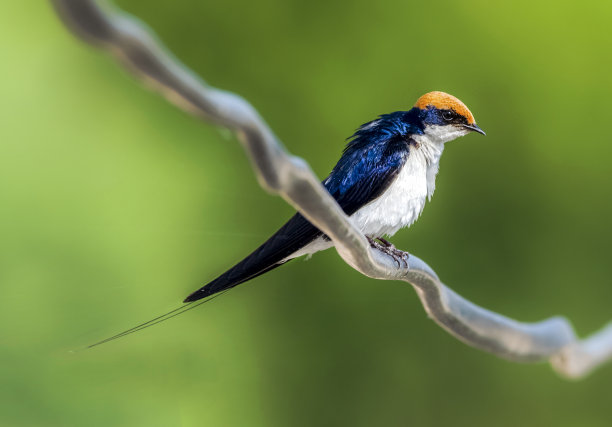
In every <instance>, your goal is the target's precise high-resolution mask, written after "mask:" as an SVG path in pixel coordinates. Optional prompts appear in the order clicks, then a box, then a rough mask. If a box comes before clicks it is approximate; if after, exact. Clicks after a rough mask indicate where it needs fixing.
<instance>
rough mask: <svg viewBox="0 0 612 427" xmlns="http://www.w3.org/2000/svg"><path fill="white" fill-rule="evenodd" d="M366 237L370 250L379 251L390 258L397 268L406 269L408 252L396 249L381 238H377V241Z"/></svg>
mask: <svg viewBox="0 0 612 427" xmlns="http://www.w3.org/2000/svg"><path fill="white" fill-rule="evenodd" d="M366 237H367V238H368V242H370V246H371V247H372V248H374V249H378V250H379V251H381V252H383V253H385V254H387V255H389V256H390V257H392V258H393V259H394V261H395V262H396V263H397V266H398V267H399V268H401V267H404V268H408V266H409V264H408V258H409V257H410V255H409V254H408V252H404V251H401V250H399V249H397V248H396V247H395V246H394V245H393V243H391V242H389V241H388V240H385V239H383V238H382V237H378V238H377V239H373V238H371V237H369V236H366Z"/></svg>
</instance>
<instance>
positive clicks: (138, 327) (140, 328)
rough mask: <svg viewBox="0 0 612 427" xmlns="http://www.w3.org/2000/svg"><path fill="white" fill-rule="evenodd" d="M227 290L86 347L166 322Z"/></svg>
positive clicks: (186, 304)
mask: <svg viewBox="0 0 612 427" xmlns="http://www.w3.org/2000/svg"><path fill="white" fill-rule="evenodd" d="M227 291H229V289H227V290H225V291H223V292H219V293H217V294H215V295H213V296H211V297H210V298H207V299H204V300H202V301H194V302H188V303H185V304H183V305H182V306H180V307H177V308H175V309H173V310H170V311H169V312H167V313H165V314H162V315H160V316H157V317H155V318H154V319H151V320H149V321H147V322H144V323H141V324H140V325H137V326H134V327H133V328H130V329H126V330H125V331H123V332H120V333H118V334H117V335H113V336H112V337H108V338H105V339H103V340H101V341H98V342H96V343H93V344H90V345H88V346H87V347H85V348H86V349H88V348H93V347H96V346H99V345H101V344H105V343H107V342H110V341H114V340H116V339H119V338H123V337H125V336H127V335H130V334H133V333H135V332H140V331H142V330H143V329H147V328H150V327H151V326H153V325H157V324H158V323H161V322H165V321H166V320H169V319H172V318H173V317H176V316H178V315H180V314H183V313H186V312H188V311H189V310H193V309H194V308H196V307H199V306H201V305H202V304H204V303H207V302H209V301H212V300H214V299H215V298H217V297H218V296H221V295H223V294H224V293H225V292H227Z"/></svg>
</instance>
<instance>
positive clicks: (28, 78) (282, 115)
mask: <svg viewBox="0 0 612 427" xmlns="http://www.w3.org/2000/svg"><path fill="white" fill-rule="evenodd" d="M117 3H118V5H119V6H121V7H122V8H124V9H125V10H127V11H129V12H131V13H133V14H135V15H137V16H138V17H140V18H141V19H142V20H144V21H145V22H147V23H148V24H149V25H150V26H151V27H152V28H153V29H154V30H155V31H156V32H157V34H158V35H159V37H160V38H161V39H162V40H163V41H164V42H165V43H166V45H167V46H168V47H169V48H170V49H171V50H172V51H173V52H174V53H175V54H176V56H177V57H178V58H180V59H181V60H182V61H183V62H184V63H186V64H187V65H188V66H189V67H191V68H192V69H194V70H195V71H196V72H197V73H199V74H200V75H202V76H203V77H204V78H205V79H206V80H207V81H208V82H210V83H211V84H213V85H215V86H218V87H221V88H224V89H229V90H232V91H235V92H237V93H240V94H242V95H244V96H245V97H246V98H247V99H249V100H250V101H251V102H252V103H253V104H254V105H255V107H256V108H258V109H259V111H260V112H261V114H262V115H263V116H264V117H265V118H266V120H267V122H268V123H269V124H270V125H271V126H272V128H273V129H274V130H275V132H276V133H277V134H278V135H279V136H280V138H281V139H282V140H283V142H284V143H285V144H286V146H287V147H288V148H289V149H290V150H291V151H292V152H293V153H295V154H298V155H300V156H303V157H304V158H305V159H306V160H307V161H308V162H309V163H310V164H311V166H312V167H313V169H314V170H315V171H316V173H317V174H318V175H319V176H320V177H321V178H323V177H325V175H326V174H327V173H328V172H329V170H330V169H331V167H332V166H333V165H334V163H335V162H336V160H337V159H338V157H339V154H340V152H341V149H342V147H343V144H344V139H345V138H346V137H348V136H349V135H350V134H351V133H352V131H353V130H354V129H355V128H356V127H357V126H358V125H360V124H361V123H363V122H366V121H368V120H371V119H372V118H374V117H376V116H377V115H378V114H381V113H386V112H391V111H395V110H399V109H408V108H410V107H411V105H412V104H413V103H414V101H415V100H416V98H417V97H418V96H419V95H421V94H422V93H424V92H427V91H430V90H444V91H447V92H450V93H452V94H454V95H456V96H458V97H459V98H461V99H462V100H463V101H464V102H465V103H466V104H467V105H469V106H470V108H471V110H472V112H473V113H474V114H475V116H476V118H477V120H478V123H479V124H480V125H481V127H482V128H483V129H485V130H486V131H487V133H488V136H487V137H486V138H483V137H480V136H478V135H471V136H468V137H466V138H463V139H461V140H458V141H456V142H453V143H452V144H451V145H450V146H449V147H447V150H446V152H445V155H444V157H443V160H442V168H441V173H440V175H439V177H438V180H437V188H438V189H437V191H436V195H435V197H434V199H433V201H432V203H430V204H429V205H428V206H427V207H426V209H425V213H424V216H423V217H422V218H421V219H420V220H419V221H418V223H416V224H415V225H414V226H413V227H412V228H411V229H410V230H405V231H402V232H400V233H399V234H398V235H396V237H395V238H394V242H395V243H396V245H397V246H399V247H401V248H404V249H408V250H410V251H411V252H412V253H414V254H416V255H418V256H420V257H421V258H423V259H424V260H426V261H427V262H428V263H429V264H430V265H432V266H433V267H434V269H435V270H436V271H437V273H438V274H439V275H440V277H441V278H442V279H443V280H444V281H445V282H446V283H447V284H449V285H450V286H451V287H452V288H453V289H454V290H456V291H457V292H459V293H460V294H462V295H464V296H465V297H467V298H469V299H471V300H472V301H474V302H476V303H478V304H480V305H483V306H485V307H487V308H489V309H492V310H495V311H498V312H501V313H503V314H506V315H509V316H512V317H514V318H517V319H520V320H525V321H536V320H540V319H542V318H544V317H548V316H550V315H555V314H564V315H566V316H568V317H569V318H570V319H571V320H572V321H573V322H574V324H575V326H576V328H577V331H578V332H579V333H580V334H583V335H584V334H587V333H590V332H592V331H594V330H595V329H597V328H599V327H601V326H602V325H603V324H604V323H605V322H607V321H609V320H610V319H611V318H612V309H611V304H610V302H611V301H612V286H611V282H612V280H611V276H612V263H611V262H610V257H611V255H612V248H611V247H610V242H611V241H612V225H611V224H610V218H612V202H611V199H612V182H611V181H612V167H611V166H610V158H611V156H612V136H611V135H610V123H611V122H610V117H612V105H611V103H610V99H611V98H612V82H611V78H610V69H611V66H612V58H611V52H612V33H611V32H612V30H611V29H610V24H609V23H610V20H611V19H612V3H609V2H602V1H585V2H580V3H576V2H569V1H559V2H554V3H553V2H544V3H542V2H540V3H538V2H533V1H524V0H521V1H515V2H488V1H482V0H480V1H477V0H472V1H463V2H450V1H435V2H404V1H378V2H372V1H363V0H358V1H344V2H328V1H310V2H304V1H287V0H262V1H258V2H252V1H246V0H231V1H223V2H215V1H199V0H180V1H179V0H174V1H172V2H169V1H161V0H150V1H147V2H142V1H136V0H120V1H118V2H117ZM0 47H1V48H0V52H2V61H1V65H0V236H1V237H0V425H3V426H16V427H17V426H73V425H74V426H83V425H88V426H140V425H142V426H145V425H146V426H174V425H181V426H204V425H207V426H313V425H322V426H328V425H329V426H340V425H350V426H374V425H376V426H407V425H409V426H441V425H454V426H488V425H496V426H516V425H521V426H542V425H555V426H576V425H580V426H609V425H610V419H612V406H611V405H610V403H611V400H610V383H612V366H605V367H603V368H602V369H601V370H599V371H597V372H595V373H594V374H593V375H592V376H590V377H589V378H587V379H585V380H583V381H580V382H571V381H567V380H564V379H561V378H559V377H558V376H556V375H555V374H554V372H553V371H552V370H551V369H550V368H549V367H548V366H547V365H545V364H536V365H521V364H514V363H510V362H507V361H504V360H500V359H498V358H496V357H494V356H491V355H489V354H485V353H482V352H480V351H477V350H474V349H472V348H469V347H467V346H465V345H464V344H462V343H460V342H458V341H457V340H455V339H453V338H452V337H450V336H449V335H448V334H447V333H445V332H444V331H442V330H441V329H440V328H439V327H437V326H436V325H435V324H434V323H433V322H432V321H430V320H429V319H428V318H427V316H426V315H425V313H424V311H423V309H422V307H421V305H420V303H419V301H418V298H417V296H416V294H415V293H414V291H413V290H412V289H411V287H410V286H408V285H407V284H405V283H399V282H382V281H374V280H371V279H368V278H366V277H363V276H361V275H360V274H359V273H357V272H355V271H354V270H352V269H351V268H349V267H348V266H347V265H345V264H344V262H342V260H341V259H340V258H339V257H338V255H337V254H336V253H335V252H334V251H327V252H326V253H322V254H318V255H316V256H315V257H314V258H313V259H311V260H310V261H308V262H302V261H297V262H293V263H291V264H289V265H287V266H285V267H284V268H281V269H278V270H276V271H274V272H273V273H270V274H268V275H265V276H263V277H261V278H258V279H257V280H254V281H253V282H250V283H249V284H246V285H244V286H240V287H238V288H236V289H234V290H233V291H232V292H229V293H227V294H226V295H224V296H223V297H221V298H218V299H216V300H215V301H214V303H210V304H207V305H205V306H203V307H202V308H200V309H198V310H194V311H192V312H190V313H189V314H186V315H184V316H182V317H180V318H177V319H174V320H173V321H170V322H167V323H164V324H162V325H159V326H156V327H155V328H151V329H148V330H146V331H144V332H142V333H139V334H135V335H131V336H130V337H129V338H126V339H123V340H120V341H115V342H113V343H111V344H108V345H105V346H101V347H97V348H95V349H94V350H90V351H83V352H77V353H70V350H74V349H78V348H81V347H82V346H84V345H86V344H90V343H92V342H94V341H97V340H99V339H101V338H104V337H106V336H108V335H112V334H114V333H116V332H119V331H121V330H123V329H125V328H127V327H130V326H133V325H134V324H136V323H139V322H140V321H144V320H147V319H149V318H151V317H154V316H155V315H157V314H160V313H163V312H164V311H167V310H168V309H171V308H173V307H174V306H175V305H176V304H178V303H179V302H180V301H181V300H182V299H183V298H184V297H185V296H186V295H187V294H188V293H189V292H191V291H192V290H194V289H196V288H197V287H199V286H200V285H201V284H203V283H205V282H206V281H207V280H209V279H211V278H214V277H215V276H216V275H217V274H219V273H221V272H223V271H224V270H225V269H226V268H227V267H229V266H231V265H232V263H233V262H235V261H237V260H238V259H240V258H241V257H242V256H244V255H246V254H247V253H248V252H249V251H250V250H252V249H253V248H255V247H256V246H257V245H258V244H259V243H261V242H262V241H263V240H264V239H265V238H266V237H267V236H268V235H269V234H271V233H272V232H273V231H275V230H276V228H277V227H279V226H280V225H281V224H282V223H283V222H284V221H285V220H286V219H287V218H288V217H289V216H290V215H291V214H292V209H291V208H290V207H288V206H287V205H286V204H285V203H284V202H283V201H282V200H281V199H279V198H276V197H273V196H270V195H268V194H266V193H265V192H264V191H262V190H261V189H260V188H259V186H258V184H257V182H256V180H255V179H254V175H253V172H252V170H251V168H250V165H249V162H248V160H247V158H246V157H245V154H244V153H243V151H242V149H241V147H240V145H239V144H238V143H237V141H236V140H235V138H234V137H233V136H232V135H230V134H228V133H227V132H224V131H222V130H220V129H217V128H215V127H213V126H210V125H208V124H206V123H202V122H199V121H197V120H195V119H193V118H192V117H189V116H188V115H186V114H184V113H183V112H181V111H178V110H177V109H175V108H174V107H173V106H171V105H169V104H168V103H167V102H166V101H165V100H163V99H162V98H161V97H159V96H158V95H157V94H155V93H152V92H149V91H147V90H144V89H143V88H142V87H141V86H140V85H139V84H137V83H136V82H135V80H134V79H132V77H131V76H129V75H128V74H127V73H126V72H125V71H124V70H122V69H121V68H120V67H119V66H118V65H117V64H116V63H115V62H114V61H113V60H111V59H110V58H109V57H107V56H106V55H104V54H101V53H100V52H98V51H94V50H92V49H91V48H89V47H88V46H86V45H84V44H83V43H81V42H79V41H77V40H76V39H74V38H73V36H72V35H71V34H69V33H68V32H67V31H66V29H65V28H63V27H62V25H61V23H60V22H59V21H58V20H57V19H56V16H55V15H54V13H53V10H52V9H51V7H50V6H49V4H47V3H46V2H31V1H24V2H6V4H4V5H3V13H2V14H0Z"/></svg>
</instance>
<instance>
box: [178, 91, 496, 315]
mask: <svg viewBox="0 0 612 427" xmlns="http://www.w3.org/2000/svg"><path fill="white" fill-rule="evenodd" d="M471 132H477V133H480V134H482V135H485V132H484V131H483V130H482V129H481V128H480V127H478V125H477V124H476V121H475V119H474V116H473V115H472V113H471V112H470V110H469V109H468V108H467V106H466V105H465V104H464V103H463V102H461V101H460V100H459V99H457V98H456V97H454V96H452V95H449V94H448V93H445V92H440V91H434V92H429V93H426V94H425V95H423V96H421V97H420V98H418V100H417V101H416V103H415V104H414V106H413V107H412V108H411V109H410V110H408V111H396V112H393V113H389V114H382V115H380V116H379V117H378V118H377V119H375V120H372V121H370V122H367V123H365V124H363V125H361V126H360V127H359V128H358V129H357V130H356V131H355V133H354V134H353V135H352V136H351V137H350V138H348V142H347V144H346V146H345V148H344V151H343V152H342V155H341V157H340V160H338V163H337V164H336V165H335V166H334V168H333V169H332V171H331V173H330V174H329V176H328V177H327V178H326V179H325V180H324V181H323V186H324V187H325V188H326V189H327V191H328V192H329V193H330V194H331V195H332V196H333V197H334V199H335V200H336V201H337V202H338V204H339V205H340V207H341V208H342V209H343V210H344V212H345V213H346V215H348V216H349V217H350V218H351V220H352V222H353V223H354V224H355V225H356V227H357V228H358V229H359V230H360V231H361V232H362V233H363V234H364V235H365V236H366V237H367V238H368V240H369V242H370V244H371V245H372V246H374V247H377V248H379V249H382V250H386V251H388V252H389V253H392V254H393V253H397V252H399V251H397V250H396V249H395V247H394V246H393V245H392V244H391V243H390V242H389V241H388V240H386V237H391V236H393V235H394V234H395V233H396V232H397V231H399V230H400V229H402V228H404V227H409V226H410V225H412V224H413V223H414V222H415V221H416V220H417V218H418V217H419V216H420V215H421V212H422V211H423V208H424V207H425V202H426V201H427V200H430V199H431V197H432V195H433V193H434V190H435V187H436V175H437V174H438V170H439V167H440V157H441V156H442V152H443V151H444V146H445V144H446V143H447V142H450V141H452V140H454V139H456V138H459V137H461V136H464V135H467V134H468V133H471ZM331 247H333V242H332V241H331V240H330V239H329V238H328V237H327V236H326V235H325V234H324V233H323V232H321V231H320V230H319V229H318V228H316V227H315V226H314V225H312V224H311V223H310V222H309V221H308V220H307V219H306V218H304V217H303V216H302V215H301V214H300V213H296V214H295V215H294V216H293V217H292V218H291V219H289V221H287V223H285V225H283V226H282V227H281V228H280V229H279V230H278V231H277V232H276V233H274V234H273V235H272V236H271V237H270V238H269V239H268V240H267V241H265V242H264V243H263V244H262V245H261V246H259V247H258V248H257V249H255V250H254V251H253V252H252V253H251V254H250V255H248V256H247V257H246V258H244V259H243V260H242V261H240V262H239V263H237V264H236V265H234V266H233V267H231V268H230V269H229V270H227V271H226V272H225V273H223V274H221V275H220V276H219V277H217V278H216V279H214V280H212V281H211V282H209V283H207V284H206V285H205V286H202V287H201V288H199V289H198V290H196V291H195V292H193V293H191V294H190V295H189V296H187V298H185V300H184V301H183V302H185V303H192V302H195V301H198V300H200V299H203V298H206V297H210V296H212V295H215V294H218V293H219V292H222V291H225V290H228V289H231V288H233V287H235V286H237V285H240V284H242V283H245V282H247V281H249V280H251V279H254V278H256V277H258V276H260V275H262V274H264V273H268V272H269V271H271V270H273V269H275V268H277V267H280V266H281V265H284V264H285V263H287V262H288V261H290V260H292V259H295V258H298V257H301V256H304V255H312V254H314V253H316V252H319V251H322V250H325V249H329V248H331Z"/></svg>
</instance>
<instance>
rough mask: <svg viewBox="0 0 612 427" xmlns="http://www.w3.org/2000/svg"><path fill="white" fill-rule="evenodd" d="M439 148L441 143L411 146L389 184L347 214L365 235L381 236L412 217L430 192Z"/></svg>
mask: <svg viewBox="0 0 612 427" xmlns="http://www.w3.org/2000/svg"><path fill="white" fill-rule="evenodd" d="M442 149H443V145H442V144H440V146H439V147H436V150H434V151H435V153H434V152H430V151H431V150H430V147H426V146H424V145H421V146H420V147H419V148H414V147H413V148H412V149H411V150H410V154H409V155H408V159H406V164H405V165H404V166H403V168H402V170H401V171H400V173H399V175H398V177H397V178H396V179H395V181H393V182H392V183H391V185H390V186H389V188H388V189H387V190H386V191H385V192H384V193H383V194H382V195H381V196H380V197H378V198H377V199H376V200H374V201H372V202H370V203H368V204H367V205H365V206H364V207H362V208H361V209H359V210H358V211H357V212H355V213H354V214H353V215H352V216H351V219H353V221H354V222H355V225H356V226H357V227H358V228H359V229H360V230H361V231H362V232H363V233H364V234H366V235H368V236H372V237H382V236H385V235H386V236H392V235H394V234H395V233H396V232H397V231H398V230H399V229H401V228H404V227H408V226H409V225H411V224H412V223H413V222H414V221H416V219H417V218H418V217H419V215H420V214H421V212H422V211H423V208H424V207H425V202H426V200H427V198H428V197H431V196H432V194H433V192H434V189H435V178H436V174H437V173H438V166H439V160H440V155H441V154H442ZM432 154H433V156H432Z"/></svg>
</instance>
